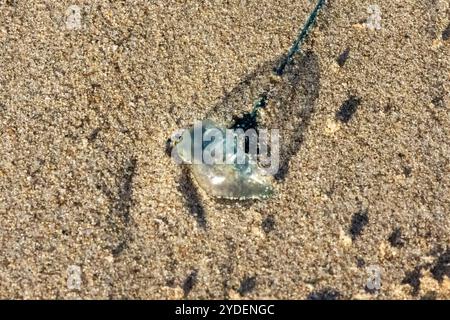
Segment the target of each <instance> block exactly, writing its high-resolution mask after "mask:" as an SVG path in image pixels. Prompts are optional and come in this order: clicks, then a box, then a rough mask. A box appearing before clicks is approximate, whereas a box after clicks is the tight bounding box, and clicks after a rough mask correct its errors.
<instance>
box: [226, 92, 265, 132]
mask: <svg viewBox="0 0 450 320" xmlns="http://www.w3.org/2000/svg"><path fill="white" fill-rule="evenodd" d="M266 105H267V94H266V93H263V94H262V95H261V96H260V97H259V99H258V100H257V102H256V103H255V105H254V106H253V110H252V111H251V112H246V113H244V114H243V115H242V116H241V117H236V116H235V117H233V125H232V126H231V129H234V130H236V129H242V130H244V131H246V130H248V129H255V130H257V129H258V110H259V109H263V108H265V107H266Z"/></svg>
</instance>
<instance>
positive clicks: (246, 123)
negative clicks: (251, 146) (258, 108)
mask: <svg viewBox="0 0 450 320" xmlns="http://www.w3.org/2000/svg"><path fill="white" fill-rule="evenodd" d="M257 127H258V120H257V118H256V115H254V114H252V113H251V112H246V113H244V114H243V115H242V116H240V117H236V116H235V117H233V125H232V126H231V129H234V130H236V129H242V130H244V131H246V130H248V129H255V130H256V129H257Z"/></svg>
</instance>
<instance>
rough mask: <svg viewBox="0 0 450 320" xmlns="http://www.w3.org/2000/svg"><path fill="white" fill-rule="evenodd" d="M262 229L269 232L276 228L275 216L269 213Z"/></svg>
mask: <svg viewBox="0 0 450 320" xmlns="http://www.w3.org/2000/svg"><path fill="white" fill-rule="evenodd" d="M261 227H262V229H263V230H264V232H265V233H269V232H270V231H273V230H274V229H275V218H274V217H273V215H268V216H267V217H266V218H265V219H264V220H263V222H262V224H261Z"/></svg>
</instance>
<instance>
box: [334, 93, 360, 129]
mask: <svg viewBox="0 0 450 320" xmlns="http://www.w3.org/2000/svg"><path fill="white" fill-rule="evenodd" d="M360 104H361V98H358V97H355V96H350V97H349V98H348V100H346V101H345V102H344V103H343V104H342V105H341V107H340V108H339V110H338V111H337V112H336V119H337V120H340V121H342V122H344V123H347V122H349V121H350V119H351V118H352V117H353V115H354V114H355V112H356V110H357V109H358V106H359V105H360Z"/></svg>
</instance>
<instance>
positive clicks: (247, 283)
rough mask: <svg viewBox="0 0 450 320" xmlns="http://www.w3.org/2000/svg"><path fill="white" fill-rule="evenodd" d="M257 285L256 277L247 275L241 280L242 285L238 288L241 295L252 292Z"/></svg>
mask: <svg viewBox="0 0 450 320" xmlns="http://www.w3.org/2000/svg"><path fill="white" fill-rule="evenodd" d="M255 287H256V277H245V278H244V279H243V280H242V281H241V286H240V287H239V289H238V292H239V294H240V295H241V296H243V295H246V294H247V293H250V292H252V291H253V290H254V289H255Z"/></svg>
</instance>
